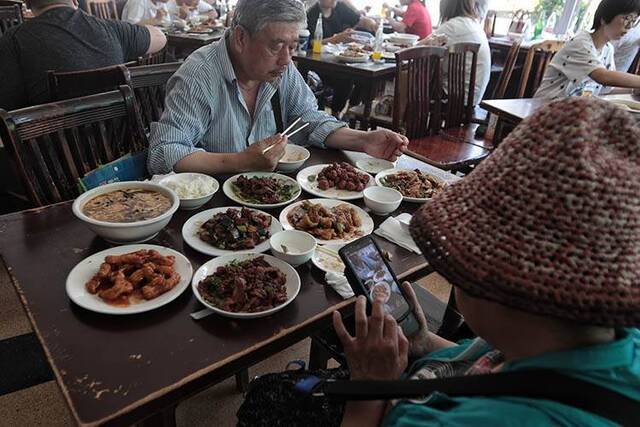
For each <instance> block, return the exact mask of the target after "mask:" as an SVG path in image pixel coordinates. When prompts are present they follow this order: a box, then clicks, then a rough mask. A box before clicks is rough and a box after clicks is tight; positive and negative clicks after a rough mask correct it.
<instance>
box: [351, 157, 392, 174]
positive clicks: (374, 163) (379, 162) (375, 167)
mask: <svg viewBox="0 0 640 427" xmlns="http://www.w3.org/2000/svg"><path fill="white" fill-rule="evenodd" d="M356 167H357V168H358V169H361V170H363V171H365V172H368V173H373V174H376V173H380V172H382V171H383V170H387V169H393V168H394V167H396V165H395V164H393V162H390V161H389V160H384V159H375V158H371V159H361V160H358V161H357V162H356Z"/></svg>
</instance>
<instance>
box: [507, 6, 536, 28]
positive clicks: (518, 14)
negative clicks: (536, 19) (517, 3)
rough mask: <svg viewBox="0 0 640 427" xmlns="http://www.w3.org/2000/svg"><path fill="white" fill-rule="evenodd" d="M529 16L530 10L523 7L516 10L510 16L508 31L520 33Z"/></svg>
mask: <svg viewBox="0 0 640 427" xmlns="http://www.w3.org/2000/svg"><path fill="white" fill-rule="evenodd" d="M530 18H531V12H529V11H526V10H524V9H520V10H516V11H515V12H513V16H512V17H511V23H510V24H509V32H510V33H517V34H521V33H522V32H524V27H525V25H526V24H527V21H529V19H530Z"/></svg>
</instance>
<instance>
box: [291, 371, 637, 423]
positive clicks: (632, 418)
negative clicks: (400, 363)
mask: <svg viewBox="0 0 640 427" xmlns="http://www.w3.org/2000/svg"><path fill="white" fill-rule="evenodd" d="M295 388H296V389H297V390H299V391H302V392H305V393H308V394H313V395H314V396H326V397H328V398H330V399H335V400H343V401H345V400H389V399H401V398H404V399H409V398H422V397H424V396H428V395H430V394H431V393H433V392H436V391H438V392H441V393H444V394H446V395H448V396H451V397H455V396H465V397H473V396H482V397H500V396H513V397H525V398H530V399H543V400H551V401H554V402H558V403H561V404H564V405H567V406H571V407H574V408H578V409H582V410H583V411H586V412H590V413H592V414H595V415H598V416H601V417H603V418H606V419H609V420H611V421H613V422H616V423H618V424H620V425H622V426H631V425H637V423H638V414H640V402H638V401H635V400H633V399H631V398H629V397H627V396H625V395H622V394H620V393H617V392H615V391H613V390H610V389H608V388H605V387H601V386H598V385H596V384H594V383H592V382H589V381H584V380H580V379H578V378H574V377H570V376H567V375H563V374H560V373H558V372H555V371H551V370H529V371H515V372H500V373H495V374H487V375H468V376H463V377H449V378H437V379H431V380H397V381H347V380H326V381H325V380H321V379H319V378H317V377H313V376H310V377H307V378H305V379H303V380H301V381H299V382H298V383H297V384H296V385H295Z"/></svg>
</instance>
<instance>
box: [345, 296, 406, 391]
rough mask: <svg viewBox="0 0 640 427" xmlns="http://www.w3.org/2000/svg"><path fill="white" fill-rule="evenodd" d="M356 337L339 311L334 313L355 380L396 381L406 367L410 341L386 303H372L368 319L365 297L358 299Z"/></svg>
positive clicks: (352, 377) (378, 301) (377, 301)
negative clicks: (385, 308)
mask: <svg viewBox="0 0 640 427" xmlns="http://www.w3.org/2000/svg"><path fill="white" fill-rule="evenodd" d="M355 316H356V336H355V337H352V336H351V335H350V334H349V332H347V329H346V328H345V326H344V323H343V322H342V317H341V316H340V313H339V312H337V311H336V312H334V313H333V327H334V328H335V330H336V333H337V335H338V338H340V341H341V342H342V346H343V347H344V352H345V355H346V357H347V364H348V365H349V371H350V372H351V379H353V380H396V379H398V378H400V375H401V374H402V373H403V372H404V370H405V369H406V367H407V352H408V348H409V343H408V341H407V338H406V337H405V336H404V334H403V333H402V329H400V327H399V326H398V324H397V323H396V321H395V319H394V318H393V317H391V316H390V315H388V314H387V315H385V313H384V304H383V303H382V301H380V300H376V301H374V302H373V309H372V311H371V317H369V318H368V319H367V315H366V299H365V298H364V297H363V296H359V297H358V299H357V301H356V313H355Z"/></svg>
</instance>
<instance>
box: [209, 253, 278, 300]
mask: <svg viewBox="0 0 640 427" xmlns="http://www.w3.org/2000/svg"><path fill="white" fill-rule="evenodd" d="M286 282H287V277H286V276H285V274H284V273H283V272H282V271H281V270H280V269H278V268H276V267H273V266H271V265H270V264H269V263H268V262H267V261H266V260H265V259H264V257H263V256H259V257H256V258H253V259H250V260H246V261H233V262H231V263H230V264H227V265H225V266H222V267H218V268H217V269H216V272H215V273H213V274H211V275H210V276H207V277H206V278H204V279H203V280H201V281H200V283H198V292H199V293H200V295H201V296H202V298H204V299H205V300H206V301H207V302H209V303H210V304H211V305H213V306H215V307H217V308H219V309H221V310H224V311H229V312H234V313H238V312H245V313H255V312H260V311H265V310H269V309H271V308H274V307H277V306H278V305H280V304H283V303H285V302H286V301H287V287H286Z"/></svg>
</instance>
